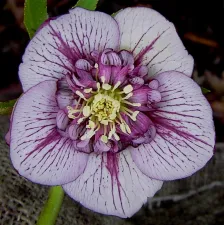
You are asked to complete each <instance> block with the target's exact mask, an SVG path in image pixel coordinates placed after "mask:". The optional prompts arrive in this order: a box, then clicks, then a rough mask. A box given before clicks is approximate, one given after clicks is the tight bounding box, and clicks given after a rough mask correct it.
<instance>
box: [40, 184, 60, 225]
mask: <svg viewBox="0 0 224 225" xmlns="http://www.w3.org/2000/svg"><path fill="white" fill-rule="evenodd" d="M63 198H64V191H63V189H62V187H61V186H54V187H51V188H50V191H49V196H48V199H47V201H46V203H45V205H44V208H43V209H42V211H41V213H40V216H39V218H38V221H37V224H36V225H54V224H55V221H56V219H57V216H58V213H59V211H60V208H61V205H62V202H63Z"/></svg>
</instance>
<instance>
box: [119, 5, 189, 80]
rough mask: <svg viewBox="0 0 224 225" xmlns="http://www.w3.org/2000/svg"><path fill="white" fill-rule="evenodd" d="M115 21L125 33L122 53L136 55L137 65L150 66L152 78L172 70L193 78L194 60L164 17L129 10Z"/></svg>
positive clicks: (144, 11) (148, 12)
mask: <svg viewBox="0 0 224 225" xmlns="http://www.w3.org/2000/svg"><path fill="white" fill-rule="evenodd" d="M115 20H116V21H117V22H118V25H119V28H120V32H121V49H126V50H129V51H132V52H133V53H134V56H135V64H136V65H138V64H142V65H146V66H148V68H149V71H148V76H149V77H153V76H155V75H157V74H158V73H161V72H164V71H169V70H175V71H179V72H183V73H185V74H186V75H188V76H191V74H192V70H193V58H192V57H191V56H190V55H189V54H188V52H187V51H186V50H185V47H184V46H183V44H182V42H181V40H180V38H179V37H178V35H177V33H176V30H175V27H174V25H173V24H172V23H170V22H169V21H168V20H166V19H165V18H164V17H163V16H162V15H161V14H159V13H158V12H156V11H154V10H153V9H150V8H143V7H135V8H126V9H124V10H122V11H120V12H119V13H118V14H117V15H116V16H115Z"/></svg>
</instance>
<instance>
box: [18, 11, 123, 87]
mask: <svg viewBox="0 0 224 225" xmlns="http://www.w3.org/2000/svg"><path fill="white" fill-rule="evenodd" d="M118 46H119V30H118V26H117V23H116V21H115V20H114V19H113V18H112V17H110V16H109V15H107V14H104V13H101V12H92V11H89V10H85V9H81V8H75V9H73V10H71V11H70V13H69V14H66V15H63V16H60V17H58V18H57V19H52V20H49V21H48V22H46V23H45V24H44V25H43V26H42V28H41V29H40V30H39V31H38V32H37V34H36V35H35V36H34V37H33V39H32V40H31V41H30V43H29V45H28V47H27V49H26V51H25V54H24V56H23V63H22V64H21V65H20V68H19V76H20V80H21V82H22V85H23V89H24V91H26V90H27V89H29V88H30V87H32V86H34V85H36V84H37V83H39V82H41V81H44V80H57V79H59V78H61V77H63V76H64V75H66V74H68V73H72V72H74V66H75V62H76V61H77V59H79V58H88V57H89V55H90V52H91V51H93V50H96V51H102V50H104V49H105V48H112V49H116V48H117V47H118Z"/></svg>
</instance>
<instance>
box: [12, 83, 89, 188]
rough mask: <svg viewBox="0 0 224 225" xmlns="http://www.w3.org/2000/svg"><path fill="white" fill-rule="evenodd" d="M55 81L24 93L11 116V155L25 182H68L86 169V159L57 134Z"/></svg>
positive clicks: (58, 183)
mask: <svg viewBox="0 0 224 225" xmlns="http://www.w3.org/2000/svg"><path fill="white" fill-rule="evenodd" d="M56 86H57V84H56V82H55V81H44V82H42V83H40V84H38V85H36V86H34V87H32V88H31V89H29V90H28V91H27V92H25V93H24V94H23V96H22V97H21V98H20V99H19V100H18V102H17V105H16V108H15V110H14V113H13V118H12V127H11V142H10V155H11V160H12V163H13V166H14V167H15V169H16V170H17V171H18V172H19V174H21V175H22V176H24V177H26V178H27V179H29V180H31V181H33V182H36V183H40V184H46V185H60V184H64V183H68V182H71V181H72V180H74V179H75V178H76V177H77V176H79V175H80V174H81V173H82V172H83V170H84V169H85V165H86V162H87V160H88V156H87V155H86V154H84V153H80V152H77V151H75V149H74V147H73V142H72V140H70V139H69V138H67V137H62V136H61V135H60V134H59V133H58V132H57V127H56V116H57V112H58V111H59V108H58V105H57V102H56V99H55V92H56Z"/></svg>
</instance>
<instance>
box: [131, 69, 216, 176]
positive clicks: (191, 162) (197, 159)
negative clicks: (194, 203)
mask: <svg viewBox="0 0 224 225" xmlns="http://www.w3.org/2000/svg"><path fill="white" fill-rule="evenodd" d="M156 79H157V80H158V81H159V84H160V86H159V88H158V91H159V92H160V93H161V95H162V100H161V101H160V102H159V103H157V104H155V105H154V108H155V110H154V111H150V113H149V116H150V118H151V120H152V121H153V123H154V125H155V126H156V132H157V134H156V136H155V139H154V140H153V141H152V142H151V143H150V144H145V145H141V146H139V147H138V148H136V149H134V148H132V150H131V151H132V157H133V159H134V162H135V163H136V164H137V166H138V167H139V169H140V170H141V171H142V172H143V173H144V174H146V175H147V176H149V177H152V178H154V179H159V180H174V179H179V178H183V177H187V176H190V175H192V174H193V173H195V172H196V171H198V170H199V169H201V168H202V167H203V166H205V164H206V163H207V162H208V160H209V159H210V158H211V157H212V155H213V150H214V145H215V131H214V124H213V119H212V110H211V107H210V105H209V103H208V102H207V100H206V99H205V97H204V96H203V94H202V93H201V88H200V87H199V86H198V85H197V84H196V83H195V82H194V81H193V80H192V79H190V78H188V77H187V76H185V75H183V74H180V73H178V72H175V71H171V72H165V73H162V74H160V75H158V76H157V77H156ZM129 150H130V149H129Z"/></svg>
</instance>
